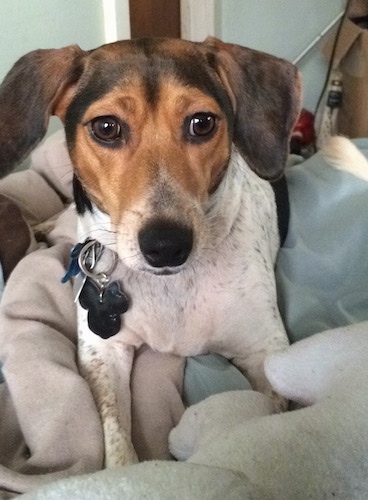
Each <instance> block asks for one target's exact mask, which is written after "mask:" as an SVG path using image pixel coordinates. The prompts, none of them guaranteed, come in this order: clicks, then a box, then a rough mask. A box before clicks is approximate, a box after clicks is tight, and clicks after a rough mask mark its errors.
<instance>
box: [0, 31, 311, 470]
mask: <svg viewBox="0 0 368 500" xmlns="http://www.w3.org/2000/svg"><path fill="white" fill-rule="evenodd" d="M300 93H301V91H300V81H299V76H298V73H297V71H296V69H295V67H294V66H292V65H291V64H290V63H288V62H286V61H284V60H280V59H277V58H275V57H272V56H269V55H266V54H263V53H260V52H257V51H254V50H250V49H247V48H244V47H241V46H237V45H231V44H226V43H222V42H221V41H219V40H217V39H213V38H211V39H207V40H206V41H205V42H203V43H192V42H186V41H182V40H170V39H142V40H133V41H122V42H117V43H113V44H109V45H105V46H102V47H100V48H97V49H96V50H92V51H89V52H84V51H82V50H81V49H80V48H79V47H77V46H70V47H66V48H63V49H58V50H39V51H35V52H31V53H29V54H27V55H25V56H24V57H22V58H21V59H20V60H19V61H18V62H17V63H16V64H15V65H14V67H13V68H12V70H11V71H10V72H9V74H8V75H7V76H6V78H5V80H4V82H3V83H2V85H1V87H0V113H1V121H0V170H1V174H2V175H4V174H6V173H7V172H9V171H10V170H11V169H12V168H13V166H14V165H15V164H17V163H18V162H19V161H20V160H21V159H22V158H23V157H24V156H25V155H26V154H27V153H28V152H29V151H31V149H33V148H34V147H35V146H36V144H37V143H38V142H39V141H40V140H41V138H42V137H43V136H44V134H45V131H46V128H47V124H48V120H49V117H50V115H57V116H59V117H60V118H61V120H62V121H63V123H64V127H65V133H66V138H67V144H68V149H69V153H70V157H71V159H72V163H73V166H74V175H75V183H74V186H75V193H76V202H77V209H78V211H79V214H80V217H79V221H80V225H79V227H80V235H79V236H80V238H81V241H82V240H83V239H85V238H86V237H87V236H92V237H93V238H95V239H97V240H98V241H99V242H100V243H101V244H102V245H104V246H105V247H106V248H108V249H109V250H111V251H112V252H115V254H117V256H118V259H119V261H118V266H117V268H116V269H115V270H114V272H113V276H112V278H113V279H114V280H121V283H122V288H123V289H124V292H125V294H126V296H127V297H128V298H129V307H128V310H127V311H126V312H125V314H124V315H123V317H122V326H121V329H120V331H119V332H118V333H117V334H115V335H113V336H111V337H110V338H106V339H103V338H101V337H100V336H98V335H96V334H95V333H93V332H92V331H91V330H90V329H89V327H88V322H87V311H86V310H85V309H83V308H81V307H79V332H78V335H79V339H80V344H79V362H80V368H81V372H82V373H83V374H84V376H85V377H86V379H87V380H88V382H89V383H90V385H91V389H92V392H93V394H94V397H95V400H96V404H97V406H98V409H99V411H100V414H101V418H102V422H103V426H104V432H105V446H106V465H107V466H110V465H116V464H125V463H131V462H133V461H134V460H135V453H134V450H133V447H132V445H131V441H130V391H129V377H130V370H131V366H132V359H133V353H134V348H137V347H139V346H140V345H142V344H144V343H146V344H148V345H149V346H150V347H151V348H152V349H154V350H157V351H160V352H164V353H175V354H177V355H180V356H192V355H197V354H200V353H207V352H215V353H219V354H221V355H223V356H225V357H227V358H229V359H231V360H232V361H233V363H234V364H235V365H236V366H237V367H239V368H240V370H241V371H242V372H243V373H245V374H246V375H247V377H249V379H250V381H251V382H252V385H253V387H254V388H255V389H258V390H260V391H263V392H265V393H267V394H270V395H271V396H273V397H274V399H275V401H276V404H281V403H280V401H279V400H278V397H277V395H274V394H273V393H272V389H271V387H270V385H269V383H268V381H267V380H266V377H265V375H264V371H263V361H264V358H265V356H266V355H267V354H268V353H269V352H271V351H273V350H275V349H280V348H283V347H284V346H285V345H286V344H287V337H286V334H285V330H284V327H283V324H282V321H281V319H280V315H279V312H278V308H277V299H276V290H275V280H274V273H273V267H274V263H275V258H276V254H277V251H278V247H279V234H278V221H277V215H276V205H275V196H274V193H273V190H272V187H271V185H270V183H269V182H268V181H269V180H273V179H276V178H278V177H279V176H280V175H281V174H282V171H283V167H284V163H285V160H286V156H287V154H288V142H289V137H290V134H291V130H292V127H293V125H294V122H295V120H296V118H297V115H298V112H299V102H300ZM104 255H105V253H104ZM106 255H108V253H107V254H106ZM106 258H107V257H106ZM105 264H106V262H105ZM100 265H102V266H103V259H102V264H101V263H100Z"/></svg>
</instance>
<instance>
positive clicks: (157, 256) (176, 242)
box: [138, 220, 193, 267]
mask: <svg viewBox="0 0 368 500" xmlns="http://www.w3.org/2000/svg"><path fill="white" fill-rule="evenodd" d="M138 242H139V247H140V249H141V252H142V254H143V256H144V258H145V259H146V261H147V262H148V264H149V265H150V266H153V267H166V266H168V267H176V266H181V265H182V264H184V262H185V261H186V260H187V258H188V257H189V254H190V252H191V250H192V247H193V231H192V229H190V228H188V227H187V226H184V225H182V224H178V223H176V222H171V221H162V220H158V221H154V222H151V223H149V224H147V225H146V226H145V227H144V228H143V229H141V230H140V231H139V234H138Z"/></svg>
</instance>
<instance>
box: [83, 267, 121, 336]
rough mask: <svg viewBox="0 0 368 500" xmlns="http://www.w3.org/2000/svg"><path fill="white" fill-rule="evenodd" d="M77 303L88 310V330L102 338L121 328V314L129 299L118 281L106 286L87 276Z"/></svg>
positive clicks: (114, 333) (115, 332)
mask: <svg viewBox="0 0 368 500" xmlns="http://www.w3.org/2000/svg"><path fill="white" fill-rule="evenodd" d="M79 303H80V305H81V306H82V307H83V309H86V310H87V311H88V314H87V320H88V326H89V328H90V330H91V331H92V332H93V333H95V334H96V335H99V336H100V337H101V338H103V339H108V338H109V337H112V336H113V335H116V334H117V333H118V332H119V330H120V328H121V317H120V315H121V314H124V313H125V312H126V311H127V310H128V308H129V299H128V297H127V296H126V294H125V293H124V292H123V291H122V290H121V289H120V284H119V282H118V281H112V282H111V283H109V284H108V285H107V286H105V285H101V284H99V283H98V281H95V280H94V279H91V278H90V277H87V279H86V281H85V283H84V286H83V288H82V290H81V292H80V295H79Z"/></svg>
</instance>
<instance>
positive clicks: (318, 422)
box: [0, 133, 368, 499]
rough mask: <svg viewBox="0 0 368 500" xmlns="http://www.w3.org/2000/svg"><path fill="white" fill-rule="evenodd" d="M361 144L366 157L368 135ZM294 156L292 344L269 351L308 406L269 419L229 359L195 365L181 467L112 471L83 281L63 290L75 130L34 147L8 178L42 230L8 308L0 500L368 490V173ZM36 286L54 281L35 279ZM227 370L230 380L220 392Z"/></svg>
mask: <svg viewBox="0 0 368 500" xmlns="http://www.w3.org/2000/svg"><path fill="white" fill-rule="evenodd" d="M355 143H356V145H357V146H358V147H359V149H360V150H361V151H363V152H364V153H366V154H367V153H368V140H365V139H362V140H357V141H355ZM293 163H297V164H295V165H293V166H292V167H290V168H289V169H288V170H287V178H288V185H289V191H290V206H291V219H290V227H289V233H288V237H287V240H286V242H285V245H284V247H283V248H282V249H281V251H280V254H279V258H278V262H277V268H276V273H277V282H278V290H279V297H280V308H281V311H282V313H283V316H284V319H285V323H286V326H287V329H288V332H289V335H290V338H291V340H292V341H293V342H294V343H293V345H292V346H291V347H290V348H288V349H286V350H285V351H284V352H280V353H277V354H274V355H272V356H271V357H269V358H268V359H267V361H266V371H267V374H268V376H269V378H270V380H271V382H272V383H273V385H274V387H275V389H276V390H277V391H279V392H280V393H281V394H283V395H284V396H285V397H287V398H290V399H291V400H292V401H294V402H296V403H297V404H298V405H300V408H299V409H297V410H294V411H291V412H288V413H285V414H282V415H274V414H271V413H272V410H271V406H270V401H269V400H268V399H267V398H266V397H265V396H263V395H261V394H259V393H255V392H253V391H250V390H231V389H238V388H240V389H242V388H243V386H242V384H243V381H242V380H240V381H238V380H236V382H235V383H234V377H235V376H234V375H233V373H232V369H231V368H229V367H228V365H226V363H225V365H224V366H222V367H219V366H218V360H217V361H216V362H215V363H214V364H213V360H212V362H211V361H208V360H210V359H211V358H207V360H206V359H200V360H198V359H197V360H193V362H192V365H191V367H190V369H189V368H188V369H187V374H186V379H185V383H186V384H187V385H186V387H187V393H188V398H192V401H194V402H196V401H199V402H198V403H196V404H194V405H193V406H190V407H189V408H188V409H187V410H186V411H185V413H184V416H183V417H182V419H181V421H180V423H179V425H178V427H177V428H176V429H175V430H174V431H173V432H172V434H171V438H170V445H171V450H172V453H173V454H174V456H175V457H176V458H177V460H178V461H177V462H170V461H151V462H144V463H141V464H138V465H133V466H130V467H125V468H121V469H113V470H105V471H100V472H95V471H96V470H98V469H100V468H101V465H102V462H101V456H102V448H101V442H102V439H101V429H100V425H99V421H98V416H97V412H96V410H95V408H94V404H93V401H92V399H91V395H90V393H89V391H88V387H87V386H86V384H85V382H84V381H83V379H82V378H81V377H80V376H79V374H78V372H77V368H76V362H75V354H76V351H75V319H74V317H73V312H72V311H73V310H74V308H73V302H72V297H71V295H72V294H71V290H69V289H68V288H65V286H66V287H68V286H69V285H62V284H61V283H56V284H55V285H52V286H51V285H50V276H54V275H55V273H56V274H57V275H62V272H63V268H64V266H65V264H66V260H67V256H68V251H69V249H70V247H71V245H72V244H73V243H74V240H75V214H74V212H73V209H70V208H66V207H67V206H68V205H69V203H70V201H71V170H70V165H69V159H68V157H67V154H66V151H65V145H64V139H63V135H62V134H61V133H58V134H56V135H55V136H53V137H52V138H51V139H49V140H48V141H46V143H45V144H44V145H43V146H41V147H40V148H39V149H38V150H36V151H35V152H34V154H33V159H32V166H31V169H30V170H29V171H26V172H21V173H17V174H12V175H11V176H9V177H8V178H6V179H4V180H2V181H1V183H0V194H1V195H2V196H4V197H6V199H7V200H9V201H10V202H11V203H15V204H16V205H17V206H18V207H21V210H22V212H21V217H22V219H23V221H25V222H26V223H27V227H26V232H27V231H28V232H27V235H28V237H29V238H30V240H29V244H28V245H24V246H23V247H22V251H21V252H20V255H19V258H20V257H21V256H22V255H23V253H26V254H29V255H27V257H26V258H23V259H21V261H20V263H19V264H18V265H17V267H16V268H15V270H14V272H13V273H12V274H11V276H10V278H9V280H8V282H7V285H6V289H5V293H4V297H3V310H2V314H1V318H0V325H1V330H0V331H1V335H0V356H1V359H4V360H5V365H4V368H5V370H4V372H5V377H6V383H3V384H1V386H0V401H1V402H0V420H1V425H0V488H1V491H0V498H9V497H11V496H13V494H16V493H20V492H26V491H28V493H27V494H25V495H24V497H25V498H31V499H43V498H47V499H53V498H55V499H56V498H57V499H64V498H67V497H71V498H127V499H129V498H131V499H136V498H152V499H156V498H157V499H165V498H167V499H169V498H170V499H171V498H173V497H175V498H182V499H194V498H201V499H210V498H211V499H212V498H213V499H214V498H219V499H220V498H229V499H230V498H234V499H235V498H244V499H246V498H252V499H257V498H258V499H267V498H270V499H271V498H283V499H299V498H300V499H304V498H313V499H318V498H344V499H347V498H349V499H353V498H367V496H368V479H367V477H368V421H367V418H366V415H367V412H368V396H367V390H366V387H367V382H368V307H367V302H368V285H367V266H368V257H367V256H366V250H365V248H366V246H367V245H366V243H367V242H368V224H367V222H366V221H367V219H366V214H367V212H368V183H367V182H366V181H364V180H362V179H359V178H357V177H355V176H354V175H352V174H350V173H348V172H345V171H341V170H337V169H336V168H334V167H333V166H331V165H329V164H328V163H327V162H326V161H325V160H324V158H323V156H322V155H321V154H319V153H318V154H316V155H314V156H313V157H312V158H310V159H308V160H307V161H304V162H300V163H299V161H298V162H295V161H293ZM18 217H19V213H18ZM10 220H11V217H9V221H10ZM50 221H51V222H50ZM55 221H57V222H56V223H55ZM40 224H41V225H40ZM29 226H31V227H32V231H29ZM12 227H14V225H13V224H10V228H12ZM22 227H23V229H24V226H22ZM34 228H36V229H37V230H36V232H37V234H42V238H40V237H38V239H37V240H36V239H35V238H34V230H33V229H34ZM4 231H5V233H6V232H7V230H6V229H5V230H4ZM29 235H30V236H29ZM4 237H5V236H2V238H4ZM3 241H4V240H3ZM25 246H26V247H27V248H25ZM2 264H3V267H4V263H3V262H2ZM35 281H37V282H38V283H40V282H41V284H42V283H43V286H39V287H38V288H37V289H35V288H34V286H33V285H34V283H35ZM52 283H54V282H53V281H52ZM50 290H51V291H50ZM29 298H32V301H31V302H32V304H37V305H38V310H36V309H35V307H30V306H29V300H27V299H29ZM46 304H51V305H52V307H49V308H46ZM312 334H313V335H312ZM203 365H204V366H203ZM208 365H210V366H208ZM214 372H216V373H219V372H221V377H219V378H220V379H221V384H223V380H224V379H225V380H227V381H229V383H228V385H225V386H224V385H222V386H221V387H219V386H216V383H214V376H213V373H214ZM190 377H192V379H191V378H190ZM236 377H237V375H236ZM193 380H196V384H195V385H196V386H197V387H196V390H195V391H194V390H193V385H194V383H193ZM198 381H199V382H200V383H198ZM238 384H240V386H239V385H238ZM244 388H245V387H244ZM219 391H224V392H221V393H220V394H215V393H217V392H219ZM55 394H57V397H55ZM211 394H212V395H211ZM25 443H27V445H26V444H25ZM69 476H72V477H69Z"/></svg>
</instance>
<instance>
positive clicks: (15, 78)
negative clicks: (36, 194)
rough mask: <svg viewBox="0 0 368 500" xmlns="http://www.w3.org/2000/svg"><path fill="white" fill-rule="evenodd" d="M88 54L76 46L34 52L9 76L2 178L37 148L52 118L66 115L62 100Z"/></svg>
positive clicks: (1, 102)
mask: <svg viewBox="0 0 368 500" xmlns="http://www.w3.org/2000/svg"><path fill="white" fill-rule="evenodd" d="M86 54H87V53H86V52H84V51H82V50H81V49H80V48H79V47H78V46H74V45H73V46H69V47H65V48H62V49H46V50H35V51H33V52H30V53H29V54H26V55H25V56H23V57H22V58H21V59H19V60H18V61H17V62H16V63H15V64H14V66H13V68H12V69H11V70H10V71H9V73H8V74H7V75H6V77H5V79H4V81H3V83H2V84H1V85H0V177H2V176H4V175H6V174H7V173H9V172H10V171H11V170H12V169H13V168H14V167H15V166H16V165H17V164H18V163H19V162H20V161H22V159H24V158H25V157H26V155H27V154H28V153H30V151H31V150H32V149H33V148H35V147H36V146H37V144H38V143H39V142H40V141H41V139H42V138H43V137H44V135H45V133H46V131H47V125H48V122H49V118H50V116H51V115H52V114H58V115H59V116H60V115H62V114H63V109H62V108H63V98H64V96H65V95H66V94H69V95H70V94H71V92H72V88H73V84H74V83H75V82H76V81H78V79H79V77H80V74H81V72H82V60H83V58H84V56H85V55H86ZM59 108H60V110H59Z"/></svg>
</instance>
